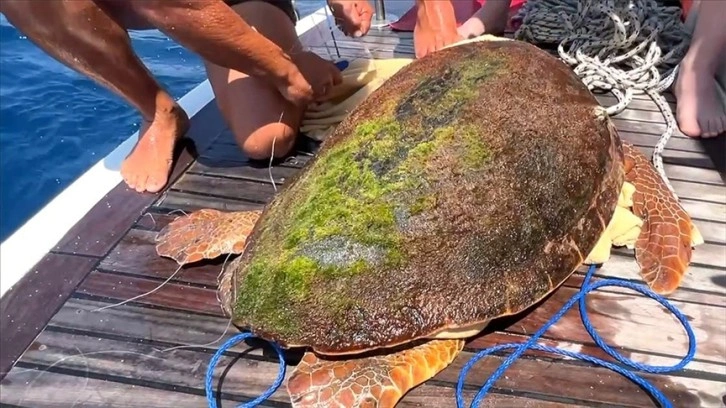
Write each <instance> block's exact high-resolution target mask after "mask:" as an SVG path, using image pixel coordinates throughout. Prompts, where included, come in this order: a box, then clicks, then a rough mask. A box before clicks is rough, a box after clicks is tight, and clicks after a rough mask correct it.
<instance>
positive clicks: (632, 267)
mask: <svg viewBox="0 0 726 408" xmlns="http://www.w3.org/2000/svg"><path fill="white" fill-rule="evenodd" d="M337 35H338V36H339V37H338V38H339V40H338V42H337V49H338V50H340V52H341V55H342V56H343V57H354V56H369V55H371V54H372V55H373V56H375V57H377V58H386V57H390V56H394V55H397V56H411V53H412V51H413V47H412V45H411V34H410V33H403V34H394V33H391V32H378V33H372V34H371V35H369V36H368V37H365V38H364V39H363V40H362V42H360V41H353V40H349V39H344V38H343V37H342V36H340V34H339V33H338V34H337ZM321 38H322V37H321V36H320V35H319V34H317V33H313V34H311V35H306V36H305V37H304V40H305V42H306V43H307V44H308V45H310V46H311V47H312V49H314V50H315V51H317V52H318V53H320V54H321V55H324V56H327V55H328V54H329V52H332V53H335V49H336V47H335V46H334V45H333V44H332V43H331V42H329V44H327V46H326V45H325V44H322V43H321V41H320V39H321ZM361 44H365V47H362V46H361ZM333 56H335V55H334V54H333ZM610 98H611V97H608V96H602V97H600V99H601V100H602V101H603V102H604V103H610V102H611V100H610ZM670 101H671V102H673V98H672V97H670ZM615 123H616V124H617V126H618V128H619V130H620V131H621V136H622V137H623V138H624V139H625V140H627V141H630V142H632V143H634V144H636V145H637V146H639V147H640V148H642V149H643V151H645V152H646V153H647V154H650V152H651V151H652V146H654V145H655V143H656V141H657V140H658V136H659V134H660V132H661V131H662V130H663V129H664V127H665V125H664V124H663V123H662V119H661V116H660V114H659V112H658V109H657V108H656V106H655V105H654V104H653V103H652V102H650V101H649V100H647V99H646V98H645V97H639V98H638V99H637V100H636V101H634V102H633V103H632V105H631V108H629V109H628V110H627V111H625V112H624V113H622V114H620V115H618V116H617V117H616V118H615ZM189 137H190V138H191V139H193V140H194V144H195V148H196V154H192V153H190V152H189V150H185V151H184V152H183V153H182V154H181V157H180V160H179V163H178V164H177V165H176V168H175V170H174V177H175V182H174V183H173V185H172V186H171V187H170V188H169V189H168V190H167V191H166V192H164V193H163V194H160V195H144V196H139V195H137V194H136V193H134V192H129V191H127V190H126V189H125V188H124V187H123V186H119V187H117V188H116V189H115V190H113V191H111V192H110V193H109V194H108V196H107V197H106V199H105V200H103V201H101V202H99V204H98V205H97V206H96V207H95V208H94V209H93V210H92V211H91V212H90V213H89V214H88V215H87V216H86V217H85V218H84V219H83V220H81V221H80V222H79V223H78V224H77V225H76V227H74V229H73V230H72V231H70V232H69V233H68V235H67V236H66V237H65V238H64V239H63V240H62V241H61V242H60V243H59V244H58V245H57V247H56V248H55V249H54V250H53V251H52V252H51V253H49V254H48V255H47V256H46V258H45V259H44V260H43V261H42V262H40V263H39V264H38V265H37V267H36V271H35V273H33V274H30V277H29V278H26V279H24V280H23V281H22V282H21V284H19V285H18V286H17V287H16V288H15V289H13V291H12V292H10V293H9V294H8V296H6V297H5V298H4V299H3V301H2V327H1V328H0V330H1V331H2V339H1V341H2V344H1V345H2V353H0V355H1V357H2V359H1V361H0V371H2V372H3V373H5V372H7V371H8V370H10V368H11V367H12V369H11V370H10V372H9V373H7V375H6V376H5V377H4V379H3V380H2V385H1V390H0V402H1V403H2V405H3V406H8V407H10V406H13V407H18V406H22V407H38V408H40V407H71V406H79V407H80V406H83V407H110V406H113V407H141V406H144V407H147V406H148V407H152V406H153V407H174V408H183V407H201V406H205V405H206V402H205V398H204V388H203V387H204V373H205V370H206V368H207V364H208V362H209V360H210V358H211V356H212V354H213V353H214V352H215V350H216V347H217V346H219V345H220V344H221V343H222V342H223V341H221V340H220V341H216V342H215V340H217V339H218V338H219V337H220V336H222V333H223V332H225V329H228V331H227V333H226V334H225V335H224V336H223V338H225V339H226V338H229V337H230V336H231V335H232V334H234V333H235V332H236V331H235V329H234V328H228V320H227V319H226V318H225V317H223V315H222V313H221V310H220V307H219V305H218V301H217V297H216V293H215V288H216V283H217V276H218V274H219V272H220V270H221V267H222V261H221V260H220V261H215V262H209V263H206V264H204V265H202V266H194V267H187V268H184V269H182V271H181V272H180V273H179V274H178V275H177V276H175V277H174V278H173V279H172V280H171V281H170V282H169V283H168V284H167V285H165V286H163V287H162V288H161V289H160V290H158V291H157V292H155V293H154V294H151V295H149V296H146V297H143V298H141V299H138V300H136V301H134V302H130V303H128V304H125V305H123V306H119V307H114V308H110V309H107V310H103V311H98V312H96V311H94V309H96V308H100V307H104V306H108V305H111V304H114V303H117V302H120V301H123V300H126V299H129V298H131V297H133V296H137V295H140V294H142V293H144V292H147V291H149V290H151V289H153V288H155V287H156V286H157V285H159V284H160V283H161V282H163V281H164V280H165V279H167V278H168V277H169V276H170V275H171V274H173V273H174V271H175V270H176V264H175V263H174V262H173V261H171V260H168V259H162V258H160V257H158V256H157V255H156V254H155V252H154V246H153V240H154V236H155V234H156V232H157V231H158V230H160V229H161V228H162V227H163V226H164V225H166V224H167V223H168V222H170V221H171V220H172V219H173V218H174V217H175V216H176V215H177V214H178V211H179V210H182V211H193V210H196V209H199V208H210V207H211V208H218V209H222V210H241V209H252V208H261V207H262V206H263V205H264V204H265V203H266V202H268V201H269V200H270V199H271V198H272V197H273V195H274V193H275V191H274V188H273V186H272V184H271V182H270V176H269V174H268V169H267V166H255V165H253V164H251V163H250V162H248V161H247V160H246V159H245V157H243V156H242V155H241V153H240V152H239V149H238V148H237V147H236V145H235V144H234V141H233V140H232V137H231V134H230V133H229V131H228V130H227V129H225V128H224V125H223V122H222V120H221V117H220V116H219V112H218V111H217V109H216V107H215V106H214V103H210V104H209V105H208V106H207V107H206V108H204V110H203V111H202V112H201V113H200V114H199V115H198V116H196V117H195V118H194V120H193V127H192V129H191V131H190V133H189ZM724 140H725V139H724V137H720V138H719V139H718V140H711V141H708V142H705V141H700V140H694V139H690V138H687V137H685V136H684V135H682V134H677V135H675V136H674V137H673V138H672V139H671V141H670V143H669V144H668V149H667V150H666V153H665V155H664V161H665V163H666V171H667V173H668V175H669V176H670V179H671V181H672V184H673V185H674V187H675V189H676V190H677V193H678V194H679V195H680V197H681V198H682V202H683V204H684V206H685V208H686V209H687V210H688V211H689V212H690V214H691V216H692V217H693V218H694V220H695V222H696V224H697V225H698V227H699V228H700V230H701V232H702V234H703V236H704V239H705V240H706V243H705V244H704V245H702V246H700V247H698V248H697V249H696V250H695V254H694V257H693V264H692V265H691V268H690V270H689V273H688V276H687V277H686V279H685V281H684V283H683V287H682V288H681V289H679V290H678V291H677V292H676V293H674V294H673V295H672V296H671V297H670V298H671V300H672V302H673V303H674V304H675V305H676V306H677V307H679V308H680V309H681V310H682V311H683V312H684V313H685V314H686V315H687V316H688V318H689V320H690V322H691V324H692V325H693V327H694V330H695V333H696V336H697V338H698V348H697V353H696V358H695V360H694V361H693V362H692V363H691V364H689V365H688V367H687V368H686V369H685V370H682V371H680V372H677V373H675V374H672V375H650V374H643V377H645V378H646V379H647V380H649V381H650V382H652V383H653V384H654V385H655V386H656V387H658V388H659V389H660V390H661V391H662V392H664V393H665V395H666V396H667V397H668V398H669V399H670V400H671V401H672V402H673V404H674V406H675V407H684V408H686V407H687V408H690V407H723V406H725V405H726V361H725V360H726V359H725V358H724V357H725V356H726V183H725V180H726V171H724V157H723V155H724V152H726V148H725V147H724ZM314 147H315V144H314V143H310V142H306V139H303V140H302V142H301V144H300V149H299V150H300V151H299V152H298V153H297V154H295V155H294V156H292V157H290V158H289V159H287V160H285V161H284V162H283V163H281V164H279V165H276V166H274V167H273V168H272V170H271V171H272V177H273V179H274V182H275V183H276V184H277V185H282V184H284V182H285V180H286V179H288V178H289V177H290V176H292V175H293V174H294V173H295V172H296V171H298V169H299V168H300V167H301V166H303V165H304V164H305V162H306V161H307V160H309V158H310V155H311V152H313V151H314ZM597 276H598V278H602V277H606V276H610V277H620V278H626V279H634V280H637V279H638V275H637V265H636V263H635V261H634V258H633V256H632V254H631V252H630V251H624V250H615V253H614V254H613V257H612V259H611V260H610V261H609V262H608V263H607V264H606V265H604V266H603V267H602V268H601V269H600V270H599V271H598V273H597ZM582 278H583V274H582V273H577V274H575V275H574V276H572V277H571V278H570V279H569V280H568V281H567V282H566V283H565V285H564V286H563V287H562V288H560V289H559V290H558V291H556V293H555V294H554V295H553V296H551V297H550V298H549V299H548V300H546V301H545V302H544V303H543V304H542V305H541V306H539V307H538V308H536V309H535V310H534V311H532V312H531V313H529V314H527V315H525V316H524V317H522V318H521V319H519V320H517V319H510V320H509V321H507V322H502V323H499V324H498V325H497V329H498V330H496V331H494V332H492V333H490V334H487V335H485V336H482V337H479V338H477V339H475V340H473V341H471V342H470V343H469V344H468V345H467V347H466V349H465V352H464V353H462V355H461V356H459V357H458V358H457V359H456V361H455V362H454V364H452V365H451V366H450V367H449V368H447V369H446V370H444V371H443V372H441V373H440V374H439V375H438V376H436V377H435V379H433V380H431V381H429V382H427V383H426V384H424V385H422V386H420V387H418V388H416V389H414V390H413V391H412V392H410V393H409V394H408V395H407V396H406V397H405V399H404V400H403V401H402V402H401V404H399V406H401V407H414V406H416V407H434V408H436V407H453V406H455V402H454V397H453V396H454V387H455V383H456V381H457V376H458V374H459V371H460V369H461V367H462V365H463V364H464V363H465V362H466V361H467V360H469V358H471V356H472V355H473V353H475V352H476V350H478V349H482V348H485V347H488V346H491V345H494V344H498V343H503V342H520V341H524V340H526V339H527V336H528V335H529V334H531V333H533V332H535V331H536V330H537V329H538V328H539V327H540V326H541V325H542V324H543V323H544V322H545V321H547V320H548V319H549V318H550V316H551V315H552V314H553V313H554V312H556V311H557V310H558V309H559V308H560V307H561V306H562V304H563V303H564V302H566V301H567V299H569V298H570V297H571V296H572V295H573V294H574V293H575V292H577V291H578V289H579V287H580V283H581V281H582ZM587 303H588V305H589V309H590V311H591V317H592V319H593V323H594V324H595V326H596V327H597V328H598V330H599V332H600V333H601V335H602V336H603V338H604V339H605V340H606V341H607V342H608V343H609V344H610V345H613V346H616V347H617V348H618V349H619V350H620V352H622V353H623V354H624V355H625V356H626V357H630V358H632V359H634V360H636V361H641V362H647V363H650V364H669V365H670V364H674V363H675V362H677V361H678V360H679V359H680V358H681V357H682V356H683V355H684V354H685V353H686V348H687V347H686V336H685V333H683V331H682V329H681V328H680V326H679V325H678V323H677V322H676V320H675V319H674V318H673V317H671V316H670V314H669V313H666V312H664V310H662V308H661V307H660V306H658V305H657V304H656V303H655V302H653V301H652V300H649V299H647V298H645V297H642V296H639V295H636V294H633V293H631V292H628V291H627V290H619V289H613V288H609V289H607V290H600V291H598V292H596V293H594V294H591V295H590V296H589V298H588V301H587ZM46 323H47V324H46ZM36 336H37V337H36ZM212 342H214V343H212ZM542 343H544V344H547V345H551V346H557V347H563V348H566V349H569V350H573V351H579V352H583V353H586V354H590V355H593V356H597V357H600V358H605V359H608V357H607V356H606V355H605V354H604V353H603V352H602V351H600V350H599V349H598V348H597V347H596V346H595V345H594V343H593V342H592V340H591V339H590V338H589V336H588V335H587V333H586V332H585V330H584V329H583V328H582V324H581V322H580V319H579V316H578V313H577V311H576V310H573V311H571V312H570V313H568V314H567V315H566V316H565V318H564V319H562V320H561V321H560V322H559V323H558V324H556V325H555V326H554V327H553V328H552V329H551V330H550V331H549V332H548V333H546V335H545V337H544V339H543V340H542ZM205 344H206V345H205ZM185 345H199V346H195V347H189V348H185V349H176V350H171V351H165V349H168V348H172V347H179V346H185ZM21 355H22V356H21ZM18 357H19V359H18ZM505 357H506V355H497V356H494V357H491V358H487V359H485V360H483V361H481V362H479V363H478V364H477V365H476V366H475V367H474V369H473V370H472V371H471V372H470V374H469V376H468V378H467V387H466V391H465V394H466V398H467V400H468V401H470V400H471V398H472V397H473V395H474V394H475V393H476V391H477V390H478V388H479V386H480V385H481V384H483V383H484V382H485V381H486V379H487V377H488V376H489V374H490V373H491V372H492V371H493V370H494V369H495V368H496V367H497V366H498V365H499V364H500V363H501V362H502V361H503V359H504V358H505ZM16 359H18V361H17V362H16V361H15V360H16ZM293 362H294V361H293ZM230 363H234V365H233V366H232V367H231V368H229V365H230ZM277 369H278V368H277V361H276V357H275V355H274V353H272V352H270V351H269V350H266V349H264V348H263V349H260V348H249V347H248V346H246V345H241V346H238V347H236V348H235V349H233V350H232V351H230V352H228V353H226V354H225V357H224V358H223V359H222V361H221V362H220V368H219V369H218V370H217V378H216V381H217V383H219V378H220V376H223V377H224V379H223V381H222V385H221V386H219V387H218V389H220V390H221V391H222V393H223V395H222V406H225V407H231V406H235V405H236V403H238V402H241V401H248V400H250V399H252V398H254V397H256V396H257V395H259V394H261V393H262V392H263V391H264V390H265V389H266V388H267V387H269V386H270V384H272V382H273V380H274V378H275V376H276V374H277ZM288 372H289V371H288ZM486 403H487V406H492V407H543V408H554V407H570V408H571V407H594V406H597V407H652V406H655V405H654V403H653V401H652V400H651V399H650V397H649V396H648V395H647V394H646V393H645V392H644V391H642V390H641V389H639V388H638V387H637V386H636V385H634V384H633V383H631V382H630V381H629V380H627V379H625V378H623V377H620V376H619V375H617V374H615V373H613V372H611V371H609V370H606V369H603V368H595V367H592V366H590V365H589V364H586V363H582V362H579V361H574V360H570V359H565V358H562V357H559V356H553V355H549V354H544V353H539V352H529V353H527V354H526V355H525V356H524V357H523V358H521V359H520V360H518V361H517V362H516V363H515V364H514V365H513V366H512V367H511V368H510V369H509V370H508V371H507V372H506V375H505V376H504V377H502V378H501V379H500V380H499V381H498V382H497V383H496V387H495V388H494V389H493V390H492V392H491V393H490V394H489V396H488V397H487V399H486ZM264 406H269V407H285V406H289V401H288V397H287V395H286V392H285V387H281V388H280V389H279V390H278V392H277V393H276V394H275V395H274V396H273V397H272V398H271V399H270V400H269V401H268V402H267V403H266V404H265V405H264Z"/></svg>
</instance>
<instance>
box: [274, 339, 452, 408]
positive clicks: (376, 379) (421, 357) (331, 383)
mask: <svg viewBox="0 0 726 408" xmlns="http://www.w3.org/2000/svg"><path fill="white" fill-rule="evenodd" d="M463 347H464V340H461V339H454V340H431V341H427V342H425V343H423V344H420V345H417V346H415V347H411V348H408V349H405V350H402V351H397V352H393V353H391V354H384V355H375V356H370V357H361V358H353V359H348V360H346V359H335V360H332V359H331V360H324V359H322V358H320V357H318V356H317V355H315V354H314V353H312V352H307V353H305V355H304V356H303V359H302V361H300V364H298V366H297V367H296V368H295V371H294V372H293V374H292V375H291V376H290V379H289V380H288V382H287V390H288V392H289V393H290V399H291V400H292V406H293V408H329V407H336V408H337V407H345V408H373V407H375V408H392V407H394V406H395V405H396V404H397V403H398V401H399V400H400V399H401V397H403V396H404V395H405V394H406V393H407V392H408V391H409V390H411V389H412V388H414V387H416V386H417V385H419V384H421V383H422V382H424V381H426V380H428V379H430V378H431V377H433V376H435V375H436V374H437V373H438V372H439V371H441V370H443V369H444V368H445V367H446V366H448V365H449V364H451V362H452V361H453V360H454V358H455V357H456V356H457V355H458V354H459V352H461V349H462V348H463Z"/></svg>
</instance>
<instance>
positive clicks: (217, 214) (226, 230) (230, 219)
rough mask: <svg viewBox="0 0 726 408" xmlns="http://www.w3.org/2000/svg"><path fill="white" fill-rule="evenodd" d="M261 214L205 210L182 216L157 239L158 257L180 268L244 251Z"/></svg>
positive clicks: (163, 230)
mask: <svg viewBox="0 0 726 408" xmlns="http://www.w3.org/2000/svg"><path fill="white" fill-rule="evenodd" d="M260 214H261V211H238V212H229V213H225V212H222V211H217V210H212V209H203V210H199V211H195V212H193V213H191V214H188V215H184V216H181V217H179V218H177V219H175V220H174V221H172V222H170V223H169V225H167V226H166V227H164V229H162V230H161V231H160V232H159V233H158V234H157V236H156V242H157V244H156V253H157V254H159V255H160V256H164V257H168V258H171V259H173V260H175V261H176V262H177V263H179V264H180V265H185V264H189V263H193V262H198V261H201V260H202V259H214V258H216V257H218V256H220V255H223V254H239V253H241V252H242V251H244V248H245V244H246V242H247V237H248V236H249V235H250V233H251V232H252V229H253V228H254V226H255V223H256V222H257V219H259V217H260Z"/></svg>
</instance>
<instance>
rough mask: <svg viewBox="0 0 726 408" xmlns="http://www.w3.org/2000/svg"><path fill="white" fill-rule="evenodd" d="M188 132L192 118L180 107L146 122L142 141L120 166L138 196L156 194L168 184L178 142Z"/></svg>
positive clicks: (122, 173) (142, 127)
mask: <svg viewBox="0 0 726 408" xmlns="http://www.w3.org/2000/svg"><path fill="white" fill-rule="evenodd" d="M188 129H189V117H188V116H187V114H186V112H184V109H182V108H181V107H180V106H179V105H176V104H175V105H174V107H173V108H172V109H171V111H169V112H166V113H157V114H156V115H155V116H154V120H153V121H151V122H149V121H144V122H143V124H142V125H141V129H140V130H139V135H140V136H139V141H138V143H136V146H134V150H133V151H132V152H131V153H130V154H129V155H128V157H126V159H125V160H124V162H123V164H122V165H121V176H122V177H123V178H124V181H125V182H126V184H128V186H129V187H130V188H132V189H134V190H136V191H138V192H139V193H143V192H145V191H148V192H150V193H156V192H158V191H160V190H161V189H162V188H164V186H166V183H167V182H168V181H169V172H170V171H171V165H172V162H173V155H174V146H175V144H176V141H177V140H178V139H179V138H180V137H182V136H183V135H184V133H186V131H187V130H188Z"/></svg>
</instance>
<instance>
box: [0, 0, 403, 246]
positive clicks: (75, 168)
mask: <svg viewBox="0 0 726 408" xmlns="http://www.w3.org/2000/svg"><path fill="white" fill-rule="evenodd" d="M396 3H409V2H408V1H404V2H401V1H400V0H399V1H398V2H396ZM323 4H325V3H324V1H322V0H302V1H300V0H298V2H297V5H298V10H299V12H300V14H301V16H305V15H308V14H310V13H312V12H313V11H315V10H317V9H318V8H319V7H321V6H322V5H323ZM398 5H399V4H396V6H398ZM401 5H403V4H401ZM398 15H400V14H398ZM131 38H132V42H133V47H134V49H135V50H136V52H137V54H138V55H139V56H140V57H141V59H142V60H143V62H144V63H145V64H146V66H147V67H148V68H149V69H150V70H151V72H152V73H153V75H154V76H155V77H156V78H157V80H158V81H159V82H160V83H161V84H162V86H163V87H165V88H166V89H167V90H168V91H169V92H170V93H171V95H172V96H173V97H175V98H177V99H178V98H180V97H181V96H183V95H184V94H185V93H187V92H188V91H190V90H191V89H193V88H194V87H195V86H196V85H197V84H199V83H200V82H202V81H204V80H205V79H206V74H205V72H204V67H203V65H202V62H201V60H200V59H199V57H198V56H197V55H195V54H193V53H192V52H190V51H187V50H186V49H184V48H183V47H181V46H180V45H178V44H177V43H176V42H174V41H172V40H170V39H168V38H167V37H166V36H165V35H163V34H161V33H160V32H158V31H136V32H132V33H131ZM139 120H140V118H139V116H138V115H137V113H136V112H135V110H133V109H132V108H131V107H130V106H128V105H126V103H125V102H124V101H123V100H122V99H121V98H119V97H117V96H116V95H114V94H113V93H111V92H110V91H108V90H106V89H105V88H103V87H101V86H99V85H97V84H96V83H95V82H93V81H91V80H89V79H87V78H86V77H84V76H82V75H80V74H78V73H76V72H75V71H73V70H71V69H70V68H67V67H66V66H65V65H62V64H61V63H59V62H57V61H56V60H54V59H53V58H51V57H50V56H48V55H46V54H45V53H44V52H43V51H41V50H40V49H39V48H38V47H36V46H35V44H33V43H32V42H30V41H29V40H28V39H27V38H26V37H25V36H24V35H23V34H22V33H20V32H19V31H18V30H16V29H15V28H14V27H13V26H12V25H11V24H10V23H9V22H8V21H7V20H6V19H5V17H4V16H0V241H3V240H5V238H7V237H8V236H9V235H11V234H12V233H13V232H14V231H15V230H16V229H17V228H19V227H20V226H22V224H23V223H24V222H25V221H27V220H28V219H29V218H31V217H32V216H33V215H34V214H35V213H36V212H37V211H39V210H40V209H41V208H42V207H43V206H44V205H45V204H47V203H48V202H49V201H50V200H51V199H53V198H54V197H55V196H56V195H57V194H58V193H60V192H61V191H62V190H63V189H64V188H65V187H66V186H68V185H69V184H70V183H72V182H73V181H74V180H75V179H77V178H78V177H79V176H80V175H81V174H83V173H84V172H85V171H86V170H88V169H89V168H90V167H91V166H93V165H94V164H95V163H96V162H98V161H99V160H100V159H102V158H103V157H104V156H105V155H107V154H108V153H110V152H111V151H112V150H113V149H114V148H115V147H116V146H118V145H119V144H120V143H121V142H122V141H123V140H125V139H126V138H128V137H129V136H130V135H131V134H132V133H133V132H135V131H136V130H137V129H138V126H139Z"/></svg>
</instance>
